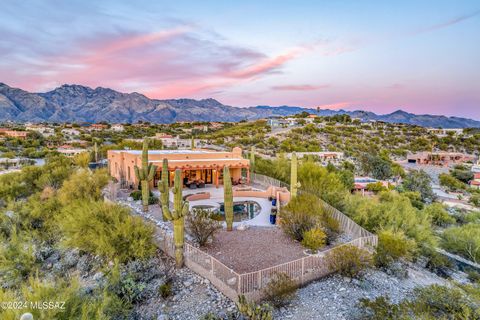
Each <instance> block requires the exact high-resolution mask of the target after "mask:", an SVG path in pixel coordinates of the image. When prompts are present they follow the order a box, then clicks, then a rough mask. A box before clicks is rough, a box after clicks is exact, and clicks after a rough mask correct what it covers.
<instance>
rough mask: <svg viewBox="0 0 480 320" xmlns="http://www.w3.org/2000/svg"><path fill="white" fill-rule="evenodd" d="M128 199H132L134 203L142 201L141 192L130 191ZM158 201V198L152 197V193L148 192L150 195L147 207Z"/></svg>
mask: <svg viewBox="0 0 480 320" xmlns="http://www.w3.org/2000/svg"><path fill="white" fill-rule="evenodd" d="M130 197H132V199H133V200H134V201H138V200H142V191H141V190H135V191H132V192H131V193H130ZM158 201H159V199H158V197H156V196H154V195H153V193H152V191H150V194H149V196H148V204H149V205H152V204H157V203H158Z"/></svg>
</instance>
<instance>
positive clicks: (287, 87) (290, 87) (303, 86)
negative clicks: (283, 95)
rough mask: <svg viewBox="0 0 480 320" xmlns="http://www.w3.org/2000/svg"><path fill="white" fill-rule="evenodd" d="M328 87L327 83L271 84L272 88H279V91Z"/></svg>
mask: <svg viewBox="0 0 480 320" xmlns="http://www.w3.org/2000/svg"><path fill="white" fill-rule="evenodd" d="M326 88H330V85H329V84H323V85H319V86H312V85H309V84H301V85H281V86H273V87H272V89H273V90H280V91H311V90H318V89H326Z"/></svg>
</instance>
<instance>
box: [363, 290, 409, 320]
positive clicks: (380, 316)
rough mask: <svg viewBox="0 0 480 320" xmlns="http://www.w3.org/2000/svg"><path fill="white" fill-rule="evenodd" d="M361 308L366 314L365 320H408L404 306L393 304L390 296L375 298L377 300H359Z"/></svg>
mask: <svg viewBox="0 0 480 320" xmlns="http://www.w3.org/2000/svg"><path fill="white" fill-rule="evenodd" d="M359 306H360V308H361V309H362V311H363V313H364V317H363V318H364V319H370V320H387V319H389V320H390V319H391V320H394V319H399V320H400V319H408V317H407V312H406V310H405V308H404V306H403V305H397V304H393V303H391V302H390V298H389V297H388V296H386V297H383V296H380V297H377V298H375V300H370V299H366V298H362V299H360V300H359Z"/></svg>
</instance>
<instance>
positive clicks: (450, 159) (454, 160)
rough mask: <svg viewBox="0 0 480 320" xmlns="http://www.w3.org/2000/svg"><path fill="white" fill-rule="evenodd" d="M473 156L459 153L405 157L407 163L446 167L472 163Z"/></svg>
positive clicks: (422, 153)
mask: <svg viewBox="0 0 480 320" xmlns="http://www.w3.org/2000/svg"><path fill="white" fill-rule="evenodd" d="M474 158H475V157H474V156H472V155H469V154H465V153H460V152H433V153H432V152H419V153H415V154H411V155H408V156H407V161H408V162H409V163H416V164H430V165H437V166H448V165H451V164H459V163H464V162H472V161H473V160H474Z"/></svg>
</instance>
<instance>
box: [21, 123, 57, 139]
mask: <svg viewBox="0 0 480 320" xmlns="http://www.w3.org/2000/svg"><path fill="white" fill-rule="evenodd" d="M25 130H27V131H35V132H38V133H40V134H41V135H42V136H44V137H48V136H52V135H54V134H55V129H53V128H51V127H47V126H41V125H35V124H29V125H26V126H25Z"/></svg>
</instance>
